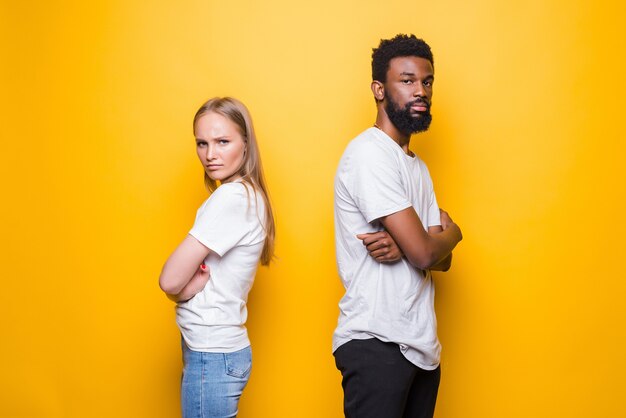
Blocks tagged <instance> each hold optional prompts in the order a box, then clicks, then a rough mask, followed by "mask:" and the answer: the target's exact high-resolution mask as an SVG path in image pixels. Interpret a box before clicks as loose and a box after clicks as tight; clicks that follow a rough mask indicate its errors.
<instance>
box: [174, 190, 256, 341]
mask: <svg viewBox="0 0 626 418" xmlns="http://www.w3.org/2000/svg"><path fill="white" fill-rule="evenodd" d="M246 190H247V192H246ZM255 195H256V198H255ZM264 207H265V206H264V201H263V198H262V197H261V195H260V194H259V193H256V194H255V193H254V191H253V189H252V187H247V188H246V186H244V184H243V183H241V182H240V181H235V182H231V183H226V184H222V185H221V186H219V187H218V188H217V190H215V191H214V192H213V194H211V196H210V197H209V198H208V199H207V200H206V201H205V202H204V203H203V204H202V206H201V207H200V209H198V213H197V215H196V221H195V223H194V225H193V228H191V231H189V234H190V235H192V236H193V237H194V238H196V239H197V240H198V241H200V242H201V243H202V244H203V245H204V246H206V247H207V248H209V249H210V250H211V252H210V253H209V255H208V256H207V257H206V258H205V260H204V262H205V264H206V265H207V266H208V267H209V269H210V274H211V277H210V279H209V281H208V283H207V284H206V286H205V288H204V290H202V291H201V292H200V293H198V294H197V295H195V296H194V297H193V298H191V299H190V300H188V301H187V302H184V303H179V304H177V306H176V322H177V323H178V327H179V328H180V331H181V333H182V335H183V338H184V340H185V343H186V344H187V346H188V347H189V348H190V349H192V350H194V351H203V352H221V353H228V352H233V351H237V350H241V349H242V348H245V347H247V346H249V345H250V340H249V339H248V333H247V330H246V327H245V326H244V324H245V322H246V319H247V316H248V310H247V308H246V302H247V300H248V292H249V291H250V289H251V288H252V283H253V282H254V275H255V273H256V269H257V265H258V263H259V258H260V256H261V251H262V250H263V245H264V242H265V231H264V229H263V225H264V223H265V209H264Z"/></svg>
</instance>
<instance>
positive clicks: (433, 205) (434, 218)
mask: <svg viewBox="0 0 626 418" xmlns="http://www.w3.org/2000/svg"><path fill="white" fill-rule="evenodd" d="M424 170H425V172H426V176H427V181H428V194H429V195H428V225H426V226H427V227H431V226H438V225H441V214H440V213H439V204H438V203H437V197H436V196H435V188H434V186H433V180H432V177H430V171H429V170H428V167H426V164H424Z"/></svg>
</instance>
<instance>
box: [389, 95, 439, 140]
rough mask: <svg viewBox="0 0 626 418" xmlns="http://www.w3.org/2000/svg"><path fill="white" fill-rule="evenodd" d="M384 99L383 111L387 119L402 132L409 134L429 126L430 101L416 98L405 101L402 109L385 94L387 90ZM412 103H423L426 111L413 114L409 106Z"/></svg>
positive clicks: (430, 117) (422, 130)
mask: <svg viewBox="0 0 626 418" xmlns="http://www.w3.org/2000/svg"><path fill="white" fill-rule="evenodd" d="M385 99H386V100H387V104H386V105H385V111H386V112H387V116H388V117H389V120H390V121H391V123H393V125H394V126H395V127H396V128H397V129H398V130H399V131H400V132H402V133H403V134H406V135H411V134H414V133H417V132H424V131H425V130H427V129H428V127H429V126H430V122H431V121H432V120H433V117H432V115H431V114H430V103H428V102H426V101H425V100H422V99H417V100H415V101H412V102H409V103H407V104H406V106H404V109H402V108H400V106H398V105H397V103H396V102H394V101H393V99H392V98H391V97H389V96H388V95H387V92H385ZM414 104H423V105H424V106H426V111H425V112H419V115H416V116H413V114H412V112H411V106H413V105H414Z"/></svg>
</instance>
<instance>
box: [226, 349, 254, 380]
mask: <svg viewBox="0 0 626 418" xmlns="http://www.w3.org/2000/svg"><path fill="white" fill-rule="evenodd" d="M224 362H225V363H226V374H227V375H229V376H232V377H238V378H243V377H246V376H248V374H250V369H251V368H252V350H251V349H250V347H246V348H244V349H243V350H239V351H235V352H233V353H224Z"/></svg>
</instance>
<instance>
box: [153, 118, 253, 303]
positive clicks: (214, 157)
mask: <svg viewBox="0 0 626 418" xmlns="http://www.w3.org/2000/svg"><path fill="white" fill-rule="evenodd" d="M194 134H195V136H196V153H197V154H198V159H199V160H200V163H201V164H202V166H203V167H204V170H205V172H206V173H207V174H208V176H209V177H210V178H211V179H213V180H217V181H220V182H221V183H222V184H224V183H228V182H230V181H233V180H237V179H239V178H240V177H241V176H240V174H239V172H240V169H241V166H242V163H243V159H244V155H245V149H246V141H245V139H244V138H243V136H242V135H241V132H239V129H238V128H237V125H236V124H235V123H233V122H232V121H230V120H229V119H228V118H226V117H224V116H222V115H220V114H218V113H215V112H207V113H205V114H204V115H202V116H200V117H199V118H198V120H197V121H196V125H195V127H194ZM210 252H211V250H210V249H209V248H207V247H206V246H204V245H203V244H202V243H201V242H200V241H198V240H197V239H196V238H194V237H193V236H191V235H187V237H186V238H185V239H184V240H183V242H181V243H180V244H179V245H178V247H176V249H175V250H174V252H173V253H172V254H171V255H170V257H169V258H168V259H167V261H166V262H165V265H164V266H163V270H162V271H161V275H160V276H159V286H160V287H161V290H163V291H164V292H165V294H166V295H167V297H168V298H170V299H171V300H173V301H174V302H183V301H186V300H189V299H191V298H192V297H194V296H195V295H196V294H197V293H199V292H201V291H202V289H204V287H205V286H206V284H207V283H208V281H209V279H210V271H209V267H208V266H206V265H205V264H204V260H205V258H206V257H207V256H208V255H209V254H210Z"/></svg>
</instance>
